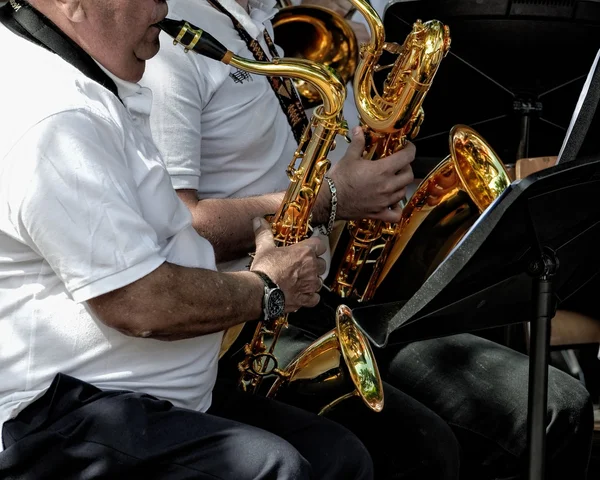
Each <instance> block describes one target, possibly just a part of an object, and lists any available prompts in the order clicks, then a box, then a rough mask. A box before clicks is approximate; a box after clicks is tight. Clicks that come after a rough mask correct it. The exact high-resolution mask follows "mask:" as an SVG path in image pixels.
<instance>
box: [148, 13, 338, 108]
mask: <svg viewBox="0 0 600 480" xmlns="http://www.w3.org/2000/svg"><path fill="white" fill-rule="evenodd" d="M156 25H157V26H158V27H159V28H160V29H161V30H163V31H164V32H165V33H167V34H168V35H170V36H171V37H173V43H174V44H178V43H180V44H181V45H182V46H183V47H184V50H185V52H188V51H190V50H192V51H194V52H195V53H199V54H200V55H203V56H205V57H208V58H212V59H213V60H217V61H220V62H223V63H225V64H228V65H231V66H234V67H236V68H239V69H241V70H245V71H247V72H250V73H256V74H258V75H266V76H276V77H291V78H298V79H301V80H304V81H305V82H308V83H310V84H311V85H313V86H314V87H315V89H316V90H317V91H318V93H319V95H320V96H321V98H322V100H323V109H322V113H321V114H322V115H324V116H326V117H335V116H337V115H339V114H340V113H341V111H342V107H343V105H344V100H345V98H346V86H345V85H344V82H343V81H342V80H341V78H340V77H339V76H338V74H337V73H336V72H335V71H334V70H333V69H330V68H328V67H327V66H325V65H321V64H318V63H315V62H311V61H309V60H305V59H300V58H275V59H273V61H272V62H259V61H255V60H249V59H246V58H242V57H239V56H237V55H234V54H233V53H232V52H231V51H229V50H228V49H227V48H226V47H225V46H224V45H223V44H221V43H220V42H219V41H218V40H216V39H215V38H214V37H213V36H212V35H210V34H209V33H208V32H205V31H204V30H202V29H201V28H198V27H196V26H194V25H192V24H191V23H189V22H186V21H184V20H173V19H170V18H165V19H164V20H162V21H161V22H159V23H157V24H156Z"/></svg>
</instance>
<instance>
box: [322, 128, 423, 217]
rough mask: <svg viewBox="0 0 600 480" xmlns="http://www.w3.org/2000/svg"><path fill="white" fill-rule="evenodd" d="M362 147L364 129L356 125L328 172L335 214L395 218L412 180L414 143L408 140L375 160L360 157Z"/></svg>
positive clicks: (399, 212)
mask: <svg viewBox="0 0 600 480" xmlns="http://www.w3.org/2000/svg"><path fill="white" fill-rule="evenodd" d="M364 147H365V136H364V132H363V130H362V129H361V128H360V127H356V128H354V129H353V131H352V143H351V144H350V146H349V147H348V150H347V151H346V154H345V155H344V156H343V157H342V158H341V159H340V161H339V162H338V163H337V164H336V165H334V166H333V167H332V168H331V171H330V173H329V176H330V177H331V179H332V180H333V182H334V183H335V186H336V189H337V196H338V207H337V218H338V219H341V220H359V219H362V218H373V219H377V220H383V221H386V222H398V221H399V220H400V218H401V214H402V211H401V208H400V206H399V205H398V202H400V200H402V198H404V196H405V195H406V187H407V186H408V185H409V184H410V183H411V182H412V181H413V180H414V176H413V172H412V168H411V165H410V164H411V162H412V161H413V160H414V158H415V146H414V145H413V144H412V143H410V142H409V143H408V144H407V145H406V147H404V148H403V149H402V150H400V151H398V152H396V153H394V154H392V155H390V156H389V157H384V158H380V159H378V160H375V161H368V160H365V159H364V158H363V157H362V155H363V151H364Z"/></svg>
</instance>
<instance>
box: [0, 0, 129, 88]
mask: <svg viewBox="0 0 600 480" xmlns="http://www.w3.org/2000/svg"><path fill="white" fill-rule="evenodd" d="M0 23H2V24H3V25H4V26H6V28H8V29H9V30H10V31H11V32H13V33H15V34H16V35H19V36H21V37H23V38H25V39H27V40H29V41H30V42H32V43H34V44H36V45H39V46H41V47H44V48H46V49H47V50H49V51H51V52H53V53H55V54H56V55H58V56H59V57H61V58H63V59H64V60H65V61H67V62H69V63H70V64H71V65H73V66H74V67H75V68H77V69H78V70H79V71H81V73H83V74H84V75H85V76H87V77H88V78H90V79H92V80H94V81H96V82H98V83H99V84H100V85H102V86H103V87H105V88H107V89H108V90H110V91H111V92H112V93H114V94H115V95H116V96H117V97H118V96H119V93H118V90H117V86H116V85H115V82H113V81H112V79H111V78H110V77H109V76H108V75H106V73H105V72H104V71H103V70H102V69H101V68H100V67H99V66H98V64H97V63H96V62H94V60H93V59H92V57H90V55H89V54H88V53H86V52H85V51H84V50H83V49H82V48H81V47H80V46H79V45H77V44H76V43H75V42H74V41H73V40H71V39H70V38H69V37H67V36H66V35H65V34H64V33H63V32H62V31H61V30H60V29H59V28H58V27H57V26H56V25H54V24H53V23H52V22H51V21H50V20H49V19H47V18H46V17H45V16H44V15H42V14H41V13H40V12H38V11H37V10H35V9H34V8H33V7H31V6H30V5H29V4H21V3H19V2H17V1H16V0H11V2H9V3H7V4H6V5H4V7H1V8H0Z"/></svg>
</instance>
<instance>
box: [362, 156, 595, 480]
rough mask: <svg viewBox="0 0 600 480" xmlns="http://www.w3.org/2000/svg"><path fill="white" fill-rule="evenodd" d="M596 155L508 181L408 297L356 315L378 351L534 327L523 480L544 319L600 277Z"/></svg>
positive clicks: (542, 360)
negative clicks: (527, 324)
mask: <svg viewBox="0 0 600 480" xmlns="http://www.w3.org/2000/svg"><path fill="white" fill-rule="evenodd" d="M598 245H600V158H596V159H593V160H588V161H585V162H584V161H577V162H570V163H565V164H559V165H557V166H556V167H553V168H550V169H547V170H543V171H541V172H538V173H536V174H534V175H532V176H530V177H527V178H525V179H523V180H521V181H518V182H515V183H513V184H512V185H511V186H510V187H509V188H508V189H507V190H506V191H505V192H504V194H503V195H501V196H500V197H499V198H498V199H497V200H496V202H494V203H493V204H492V206H491V207H490V208H489V209H488V210H487V211H486V212H485V214H484V215H482V216H481V218H480V219H479V220H478V221H477V222H476V223H475V225H473V227H472V228H471V229H470V231H469V232H468V233H467V234H466V235H465V237H464V238H463V239H462V240H461V242H460V243H459V244H458V245H457V246H456V248H455V249H454V250H453V251H452V252H451V253H450V254H449V255H448V257H447V258H446V259H445V260H444V262H443V263H442V264H440V266H439V267H438V268H437V269H436V270H435V271H434V272H433V274H432V275H431V276H430V277H429V278H428V279H427V280H426V281H425V282H424V284H423V285H422V286H421V288H420V289H419V290H418V291H417V292H416V293H415V295H413V296H412V297H411V298H410V299H409V300H407V301H402V302H392V303H387V304H379V305H376V304H370V305H369V304H367V305H364V306H360V307H357V308H355V309H353V313H354V316H355V318H356V320H357V322H358V323H359V326H360V328H361V330H362V331H363V332H364V333H365V334H366V335H367V336H368V337H369V339H370V340H371V341H373V343H374V344H375V345H376V346H378V347H384V346H386V345H387V344H396V343H406V342H411V341H414V340H420V339H425V338H432V337H440V336H444V335H449V334H454V333H460V332H467V331H474V330H480V329H485V328H491V327H496V326H501V325H508V324H512V323H521V322H526V321H530V322H531V351H530V366H529V389H528V392H529V401H528V442H529V480H542V479H543V478H544V468H545V440H546V438H545V437H546V436H545V428H546V421H545V417H546V410H547V394H548V351H549V339H550V320H551V319H552V317H553V316H554V313H555V311H556V308H557V306H558V305H560V302H561V301H563V300H565V299H566V298H568V297H569V296H570V295H572V294H573V293H574V292H575V291H576V290H578V289H579V288H581V287H582V286H583V285H585V284H586V283H587V282H588V281H589V280H590V279H591V278H593V277H594V276H595V275H596V274H597V273H598V272H600V249H599V248H598Z"/></svg>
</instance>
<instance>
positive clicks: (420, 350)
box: [380, 334, 593, 480]
mask: <svg viewBox="0 0 600 480" xmlns="http://www.w3.org/2000/svg"><path fill="white" fill-rule="evenodd" d="M385 355H386V357H387V361H386V360H384V359H383V358H380V366H381V368H383V369H384V371H385V372H386V379H387V381H389V382H390V383H392V384H393V385H395V386H396V387H398V388H399V389H401V390H402V391H403V392H406V393H407V394H408V395H410V396H411V397H413V398H415V399H417V400H419V401H420V402H422V403H423V404H425V405H427V406H428V407H430V408H431V409H432V410H433V411H435V412H436V413H438V414H439V415H440V416H441V417H442V418H443V419H444V420H446V421H447V422H448V423H449V424H450V426H451V427H452V429H453V431H454V432H455V434H456V436H457V437H458V439H459V441H460V445H461V448H462V450H463V452H464V456H463V459H464V461H463V465H462V468H463V472H462V476H461V478H465V479H468V480H470V479H473V480H485V479H494V480H508V479H511V480H513V479H525V478H526V472H527V393H528V390H527V384H528V372H529V361H528V358H527V357H526V356H525V355H522V354H521V353H518V352H516V351H514V350H511V349H509V348H506V347H504V346H503V345H499V344H497V343H494V342H490V341H489V340H485V339H483V338H480V337H477V336H474V335H469V334H462V335H453V336H450V337H444V338H436V339H431V340H424V341H419V342H414V343H411V344H410V345H407V346H406V347H403V348H396V349H395V350H394V349H393V348H389V349H388V350H387V352H386V353H385ZM592 428H593V413H592V405H591V402H590V399H589V395H588V393H587V391H586V390H585V387H583V385H582V384H581V383H580V382H579V381H577V380H576V379H574V378H573V377H571V376H569V375H567V374H566V373H564V372H561V371H560V370H557V369H555V368H553V367H550V371H549V377H548V415H547V427H546V434H547V440H546V454H547V462H548V463H547V469H546V471H547V474H546V478H547V479H548V480H565V479H569V480H585V479H586V471H587V464H588V460H589V455H590V449H591V441H592Z"/></svg>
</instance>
